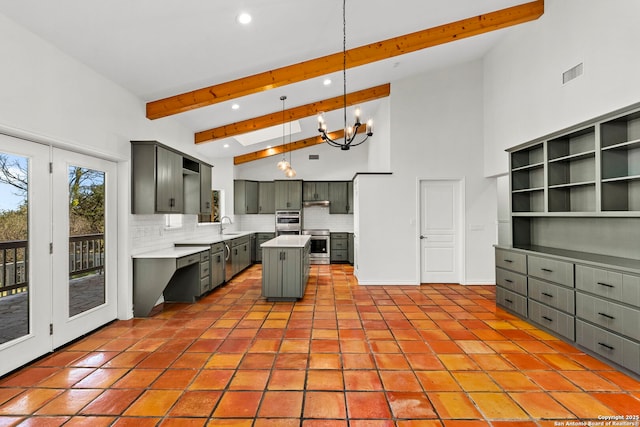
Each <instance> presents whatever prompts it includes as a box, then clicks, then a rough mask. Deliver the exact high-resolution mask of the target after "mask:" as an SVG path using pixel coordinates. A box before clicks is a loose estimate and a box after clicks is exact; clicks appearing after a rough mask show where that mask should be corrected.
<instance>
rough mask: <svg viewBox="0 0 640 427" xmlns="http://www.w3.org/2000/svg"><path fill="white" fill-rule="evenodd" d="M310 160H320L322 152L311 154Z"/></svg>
mask: <svg viewBox="0 0 640 427" xmlns="http://www.w3.org/2000/svg"><path fill="white" fill-rule="evenodd" d="M309 160H320V154H309Z"/></svg>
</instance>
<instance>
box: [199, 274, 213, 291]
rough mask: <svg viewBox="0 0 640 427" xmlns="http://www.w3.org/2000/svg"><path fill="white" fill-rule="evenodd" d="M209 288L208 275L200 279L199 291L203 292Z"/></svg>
mask: <svg viewBox="0 0 640 427" xmlns="http://www.w3.org/2000/svg"><path fill="white" fill-rule="evenodd" d="M209 290H211V280H209V276H207V277H205V278H203V279H200V293H201V294H203V293H205V292H207V291H209Z"/></svg>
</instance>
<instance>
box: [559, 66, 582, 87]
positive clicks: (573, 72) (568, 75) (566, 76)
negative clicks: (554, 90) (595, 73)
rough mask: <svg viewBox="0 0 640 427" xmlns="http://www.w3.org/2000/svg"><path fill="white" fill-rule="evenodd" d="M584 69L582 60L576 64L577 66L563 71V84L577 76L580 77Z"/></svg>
mask: <svg viewBox="0 0 640 427" xmlns="http://www.w3.org/2000/svg"><path fill="white" fill-rule="evenodd" d="M583 71H584V66H583V64H582V62H581V63H579V64H578V65H576V66H575V67H573V68H570V69H568V70H567V71H565V72H564V73H562V84H567V83H569V82H570V81H571V80H573V79H575V78H577V77H580V76H581V75H582V72H583Z"/></svg>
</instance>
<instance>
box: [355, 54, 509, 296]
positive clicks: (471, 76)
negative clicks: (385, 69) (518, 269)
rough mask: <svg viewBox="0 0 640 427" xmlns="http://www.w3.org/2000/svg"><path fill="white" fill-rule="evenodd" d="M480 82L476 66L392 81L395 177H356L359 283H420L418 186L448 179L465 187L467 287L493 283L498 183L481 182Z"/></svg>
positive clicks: (482, 178) (391, 122) (392, 141)
mask: <svg viewBox="0 0 640 427" xmlns="http://www.w3.org/2000/svg"><path fill="white" fill-rule="evenodd" d="M482 81H483V72H482V63H481V62H480V61H476V62H472V63H465V64H460V65H458V66H455V67H451V68H447V69H445V70H438V71H434V72H431V73H428V74H425V75H421V76H417V77H413V78H409V79H406V80H402V81H397V82H393V83H392V97H391V104H390V134H391V145H390V147H391V153H390V157H391V172H392V173H393V174H392V175H391V176H375V177H371V176H363V177H362V179H360V178H359V181H360V182H359V187H358V188H359V196H358V198H359V199H358V207H357V209H359V212H358V213H359V221H358V222H359V224H358V225H357V228H358V230H356V233H357V234H358V239H359V251H360V256H359V261H358V262H359V265H358V266H357V267H358V268H357V271H358V281H359V282H360V283H372V284H373V283H378V284H394V283H396V284H407V283H412V284H417V283H419V281H420V278H419V274H418V271H417V266H418V265H419V258H420V257H419V255H420V254H419V250H418V245H417V239H418V233H419V230H418V228H419V221H418V218H416V215H417V214H418V185H419V180H420V179H443V178H447V179H461V178H464V180H465V183H466V188H465V194H466V199H465V206H466V207H465V217H466V220H465V224H464V226H465V228H466V242H465V246H466V254H465V256H466V270H465V276H466V283H493V282H494V271H493V270H494V261H493V248H492V244H494V243H495V239H496V223H497V204H496V183H495V179H487V178H484V177H483V163H482V160H481V159H482V155H483V122H482V107H483V91H482ZM416 124H419V125H416Z"/></svg>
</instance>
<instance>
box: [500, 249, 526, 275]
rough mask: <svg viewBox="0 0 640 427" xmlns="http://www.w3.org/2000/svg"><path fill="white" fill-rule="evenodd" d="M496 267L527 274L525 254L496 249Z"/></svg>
mask: <svg viewBox="0 0 640 427" xmlns="http://www.w3.org/2000/svg"><path fill="white" fill-rule="evenodd" d="M496 267H500V268H506V269H507V270H511V271H515V272H517V273H522V274H527V256H526V255H525V254H521V253H517V252H511V251H507V250H504V249H496Z"/></svg>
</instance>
